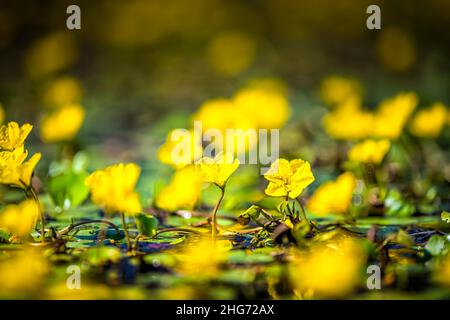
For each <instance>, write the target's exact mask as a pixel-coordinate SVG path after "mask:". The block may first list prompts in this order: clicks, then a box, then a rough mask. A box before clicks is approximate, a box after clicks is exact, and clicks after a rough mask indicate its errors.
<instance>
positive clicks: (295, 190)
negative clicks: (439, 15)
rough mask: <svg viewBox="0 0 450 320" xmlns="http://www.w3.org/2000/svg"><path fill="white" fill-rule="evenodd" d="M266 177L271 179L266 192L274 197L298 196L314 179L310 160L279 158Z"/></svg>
mask: <svg viewBox="0 0 450 320" xmlns="http://www.w3.org/2000/svg"><path fill="white" fill-rule="evenodd" d="M264 177H265V178H266V179H267V180H268V181H269V185H268V186H267V188H266V191H265V192H266V194H267V195H269V196H272V197H285V196H288V197H289V198H291V199H295V198H297V197H298V196H299V195H300V194H301V193H302V192H303V190H304V189H305V188H306V187H307V186H309V185H310V184H311V183H312V182H313V181H314V180H315V178H314V176H313V174H312V171H311V165H310V164H309V162H308V161H305V160H302V159H294V160H291V161H288V160H286V159H278V160H277V161H275V162H274V163H273V164H272V165H271V167H270V169H269V170H268V171H267V173H266V174H265V175H264Z"/></svg>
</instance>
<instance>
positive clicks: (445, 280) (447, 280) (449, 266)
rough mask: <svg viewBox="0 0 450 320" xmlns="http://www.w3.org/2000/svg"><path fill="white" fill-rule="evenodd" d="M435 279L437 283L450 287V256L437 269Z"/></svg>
mask: <svg viewBox="0 0 450 320" xmlns="http://www.w3.org/2000/svg"><path fill="white" fill-rule="evenodd" d="M433 278H434V281H436V282H437V283H439V284H441V285H443V286H446V287H450V255H447V256H446V257H445V258H444V259H443V260H442V261H441V262H440V264H439V265H438V266H437V267H436V268H435V271H434V276H433Z"/></svg>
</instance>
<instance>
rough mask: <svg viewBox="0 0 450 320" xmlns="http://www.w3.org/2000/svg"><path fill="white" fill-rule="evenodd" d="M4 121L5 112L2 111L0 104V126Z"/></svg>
mask: <svg viewBox="0 0 450 320" xmlns="http://www.w3.org/2000/svg"><path fill="white" fill-rule="evenodd" d="M3 120H5V110H4V109H3V106H2V104H1V103H0V124H2V123H3Z"/></svg>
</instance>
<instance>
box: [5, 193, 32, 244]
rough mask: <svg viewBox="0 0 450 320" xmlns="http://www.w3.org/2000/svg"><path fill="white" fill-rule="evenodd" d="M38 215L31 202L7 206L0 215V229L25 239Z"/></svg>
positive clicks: (26, 201)
mask: <svg viewBox="0 0 450 320" xmlns="http://www.w3.org/2000/svg"><path fill="white" fill-rule="evenodd" d="M38 214H39V209H38V206H37V204H36V203H35V202H34V201H32V200H25V201H23V202H22V203H20V204H18V205H14V204H13V205H9V206H7V207H6V208H5V209H4V210H3V211H2V212H1V213H0V228H4V229H7V230H8V231H10V232H12V233H14V234H16V235H18V236H19V237H25V236H26V235H28V234H29V233H30V231H31V229H32V228H33V226H34V224H35V223H36V219H37V217H38Z"/></svg>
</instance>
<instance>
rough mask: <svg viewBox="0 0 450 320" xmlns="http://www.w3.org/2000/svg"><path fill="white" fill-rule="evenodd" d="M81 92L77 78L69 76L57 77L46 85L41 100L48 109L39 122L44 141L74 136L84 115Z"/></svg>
mask: <svg viewBox="0 0 450 320" xmlns="http://www.w3.org/2000/svg"><path fill="white" fill-rule="evenodd" d="M82 92H83V90H82V88H81V85H80V83H79V82H78V80H76V79H74V78H71V77H63V78H60V79H57V80H56V81H54V82H52V83H51V84H50V85H49V86H48V87H47V89H46V91H45V92H44V96H43V99H42V100H43V103H44V105H45V106H47V107H48V110H46V112H45V114H44V116H43V118H42V119H41V124H40V129H41V130H40V135H41V138H42V140H43V141H44V142H45V143H55V142H68V141H71V140H73V138H74V137H75V136H76V134H77V133H78V131H79V130H80V128H81V125H82V124H83V121H84V117H85V110H84V108H83V107H82V106H81V105H80V101H81V98H82V95H83V93H82Z"/></svg>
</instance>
